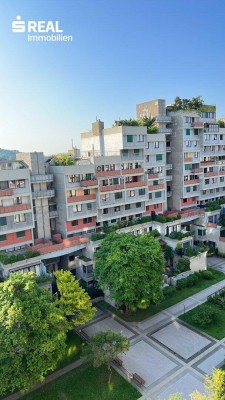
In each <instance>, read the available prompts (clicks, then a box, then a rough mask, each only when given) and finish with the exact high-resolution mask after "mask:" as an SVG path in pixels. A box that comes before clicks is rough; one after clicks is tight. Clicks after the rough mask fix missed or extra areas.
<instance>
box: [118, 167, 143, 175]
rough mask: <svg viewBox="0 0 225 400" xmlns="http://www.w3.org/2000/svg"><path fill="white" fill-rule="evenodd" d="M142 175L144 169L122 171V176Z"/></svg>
mask: <svg viewBox="0 0 225 400" xmlns="http://www.w3.org/2000/svg"><path fill="white" fill-rule="evenodd" d="M143 173H144V168H136V169H124V170H123V171H122V175H130V174H132V175H137V174H143Z"/></svg>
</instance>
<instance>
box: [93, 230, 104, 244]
mask: <svg viewBox="0 0 225 400" xmlns="http://www.w3.org/2000/svg"><path fill="white" fill-rule="evenodd" d="M104 237H105V234H104V233H97V232H96V233H92V234H91V240H92V241H93V242H96V241H97V240H101V239H104Z"/></svg>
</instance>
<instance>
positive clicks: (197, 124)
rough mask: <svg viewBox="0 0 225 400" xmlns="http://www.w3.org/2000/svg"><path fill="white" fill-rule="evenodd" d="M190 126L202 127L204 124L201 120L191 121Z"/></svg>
mask: <svg viewBox="0 0 225 400" xmlns="http://www.w3.org/2000/svg"><path fill="white" fill-rule="evenodd" d="M191 127H192V128H203V127H204V124H203V122H198V121H195V122H192V123H191Z"/></svg>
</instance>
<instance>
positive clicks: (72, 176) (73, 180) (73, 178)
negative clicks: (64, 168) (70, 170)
mask: <svg viewBox="0 0 225 400" xmlns="http://www.w3.org/2000/svg"><path fill="white" fill-rule="evenodd" d="M68 182H69V183H72V182H75V175H69V176H68Z"/></svg>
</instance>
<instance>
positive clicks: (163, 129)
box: [158, 128, 173, 134]
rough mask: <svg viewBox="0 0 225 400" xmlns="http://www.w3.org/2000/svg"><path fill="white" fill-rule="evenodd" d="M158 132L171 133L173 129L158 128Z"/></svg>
mask: <svg viewBox="0 0 225 400" xmlns="http://www.w3.org/2000/svg"><path fill="white" fill-rule="evenodd" d="M158 133H165V134H171V133H173V129H171V128H158Z"/></svg>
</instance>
